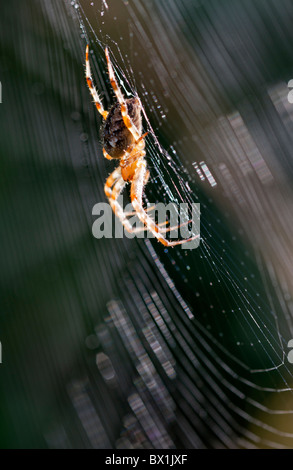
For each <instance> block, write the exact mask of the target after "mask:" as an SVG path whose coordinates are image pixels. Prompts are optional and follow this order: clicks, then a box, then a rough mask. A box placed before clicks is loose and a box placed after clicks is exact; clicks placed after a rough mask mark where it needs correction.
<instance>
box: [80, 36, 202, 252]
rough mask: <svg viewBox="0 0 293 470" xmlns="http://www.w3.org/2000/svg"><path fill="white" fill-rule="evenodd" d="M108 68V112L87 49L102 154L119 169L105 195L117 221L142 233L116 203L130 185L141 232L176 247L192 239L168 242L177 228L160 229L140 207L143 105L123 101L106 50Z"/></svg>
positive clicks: (143, 178)
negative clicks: (100, 126)
mask: <svg viewBox="0 0 293 470" xmlns="http://www.w3.org/2000/svg"><path fill="white" fill-rule="evenodd" d="M105 55H106V60H107V65H108V74H109V79H110V82H111V86H112V88H113V90H114V93H115V95H116V98H117V103H116V104H114V105H113V106H112V107H111V109H110V110H109V111H105V110H104V107H103V104H102V102H101V100H100V98H99V95H98V92H97V90H96V88H95V86H94V84H93V79H92V74H91V69H90V62H89V46H88V45H87V47H86V59H85V63H86V81H87V85H88V87H89V90H90V93H91V95H92V97H93V100H94V103H95V105H96V108H97V110H98V112H99V113H100V114H101V115H102V116H103V118H104V120H105V123H104V127H103V135H102V137H103V154H104V157H105V158H107V159H108V160H113V159H118V160H119V166H118V167H117V168H116V169H115V170H114V171H113V173H111V175H110V176H109V177H108V179H107V180H106V184H105V187H104V190H105V194H106V196H107V198H108V200H109V203H110V205H111V207H112V210H113V211H114V213H115V215H116V216H117V217H118V218H119V219H120V221H121V223H122V225H123V226H124V227H125V229H126V230H127V231H128V232H130V233H135V232H138V231H139V230H141V229H140V228H138V227H136V228H134V227H132V225H131V224H130V222H129V220H128V219H127V217H128V216H129V215H132V213H131V214H130V213H126V212H124V211H123V208H122V206H121V205H120V204H119V202H118V197H119V195H120V194H121V193H122V191H123V189H124V188H125V186H126V184H127V183H128V182H129V183H130V184H131V189H130V197H131V203H132V207H133V209H134V213H135V214H136V215H137V217H138V218H139V220H140V221H141V222H142V223H143V230H146V229H147V230H149V231H150V232H151V233H152V234H153V235H154V236H155V237H156V238H157V240H158V241H159V242H161V243H162V244H163V245H164V246H172V247H173V246H175V245H181V244H183V243H186V242H189V241H191V240H193V239H194V238H197V237H198V235H197V236H195V237H191V238H188V239H183V240H175V241H170V240H167V239H166V238H165V236H164V234H165V233H166V232H168V231H171V230H174V229H176V228H178V227H169V228H162V227H161V225H162V224H156V223H155V222H154V220H153V219H152V218H151V217H150V216H149V214H148V213H147V210H145V209H144V207H143V201H142V196H143V190H144V187H145V185H146V184H147V182H148V179H149V176H150V172H149V170H148V169H147V165H146V160H145V155H146V152H145V150H144V149H145V140H144V139H145V137H146V135H147V134H148V132H146V133H144V134H142V118H141V110H142V105H141V102H140V99H139V98H138V97H134V98H129V99H124V97H123V94H122V92H121V90H120V88H119V85H118V82H117V80H116V77H115V74H114V70H113V66H112V63H111V60H110V57H109V52H108V48H107V47H106V49H105Z"/></svg>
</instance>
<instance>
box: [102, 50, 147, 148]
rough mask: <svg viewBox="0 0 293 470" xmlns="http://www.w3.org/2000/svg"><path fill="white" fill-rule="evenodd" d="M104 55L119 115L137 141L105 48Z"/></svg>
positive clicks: (137, 137) (135, 130) (135, 132)
mask: <svg viewBox="0 0 293 470" xmlns="http://www.w3.org/2000/svg"><path fill="white" fill-rule="evenodd" d="M105 54H106V59H107V64H108V73H109V78H110V82H111V85H112V88H113V90H114V93H115V95H116V97H117V100H118V102H119V104H120V106H121V114H122V118H123V121H124V124H125V126H126V127H127V129H128V130H129V132H131V134H132V135H133V137H134V140H135V141H137V140H138V139H139V138H140V135H139V132H138V131H137V129H136V127H135V125H134V124H133V122H132V121H131V119H130V117H129V115H128V111H127V105H126V103H125V99H124V96H123V94H122V91H121V90H120V88H119V85H118V82H117V80H116V77H115V74H114V69H113V66H112V63H111V61H110V57H109V52H108V48H107V47H106V49H105Z"/></svg>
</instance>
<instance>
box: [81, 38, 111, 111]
mask: <svg viewBox="0 0 293 470" xmlns="http://www.w3.org/2000/svg"><path fill="white" fill-rule="evenodd" d="M85 67H86V81H87V85H88V87H89V90H90V93H91V95H92V97H93V99H94V102H95V105H96V108H97V110H98V111H99V113H100V114H101V115H102V116H103V118H104V119H106V118H107V116H108V111H105V110H104V107H103V105H102V102H101V100H100V98H99V95H98V92H97V90H96V89H95V86H94V82H93V79H92V74H91V67H90V61H89V45H87V46H86V52H85Z"/></svg>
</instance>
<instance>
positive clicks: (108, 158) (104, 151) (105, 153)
mask: <svg viewBox="0 0 293 470" xmlns="http://www.w3.org/2000/svg"><path fill="white" fill-rule="evenodd" d="M103 155H104V157H105V158H107V160H115V158H113V157H111V156H110V155H109V154H108V153H107V152H106V150H105V149H104V148H103Z"/></svg>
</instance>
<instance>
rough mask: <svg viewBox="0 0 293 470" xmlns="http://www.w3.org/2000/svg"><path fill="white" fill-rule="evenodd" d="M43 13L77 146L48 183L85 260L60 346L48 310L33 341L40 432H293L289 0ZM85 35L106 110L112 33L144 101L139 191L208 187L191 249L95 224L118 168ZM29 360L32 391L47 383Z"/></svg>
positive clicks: (102, 443)
mask: <svg viewBox="0 0 293 470" xmlns="http://www.w3.org/2000/svg"><path fill="white" fill-rule="evenodd" d="M42 15H43V17H44V21H45V22H46V24H49V25H51V28H52V29H53V31H54V34H55V36H56V38H55V39H54V41H53V44H51V45H50V48H48V46H47V45H45V46H44V47H45V50H50V53H51V54H53V52H52V51H53V50H54V46H55V49H56V50H57V47H58V48H59V42H61V43H62V44H63V49H62V51H64V54H62V57H60V58H59V59H58V55H56V57H57V58H55V56H53V57H51V61H52V63H54V59H56V61H57V63H58V66H59V68H58V69H57V70H58V72H57V75H58V76H59V81H58V83H56V82H55V85H54V87H55V88H54V96H55V95H56V96H57V97H58V100H57V101H56V106H57V109H58V110H59V115H60V116H62V119H63V121H61V120H60V125H62V129H63V131H64V132H63V137H62V140H61V141H62V142H63V143H62V146H64V154H65V155H66V157H64V154H63V153H62V150H60V146H58V147H57V146H55V147H54V153H53V154H54V155H57V156H55V157H52V156H51V154H50V153H48V155H47V156H46V157H47V162H48V163H47V164H48V165H49V167H50V166H51V165H54V164H55V165H60V162H62V164H63V165H65V167H66V169H67V172H68V174H69V175H71V176H68V175H67V178H66V182H69V188H70V193H72V192H73V195H72V197H69V196H68V199H67V198H66V197H65V196H63V192H62V191H61V189H60V188H59V187H58V189H56V193H54V195H53V196H50V197H54V200H55V198H56V203H57V202H58V206H57V207H59V209H58V214H59V219H58V220H61V230H62V233H63V231H64V234H63V237H64V239H65V240H66V243H68V242H71V245H70V248H68V250H69V251H68V253H69V258H70V259H72V257H73V256H75V257H76V262H75V263H74V264H73V265H70V266H72V267H71V270H72V272H71V271H70V272H71V274H70V276H71V277H69V278H68V279H71V281H70V282H71V283H70V285H69V284H68V285H67V284H66V283H65V281H64V280H62V282H61V281H60V286H62V293H61V291H60V292H59V291H57V290H56V304H54V308H55V310H54V311H55V315H54V316H53V320H52V321H54V322H55V323H54V324H55V329H57V328H58V337H60V338H62V346H61V344H60V343H59V342H58V341H57V340H53V338H51V337H50V336H48V337H47V336H46V335H45V333H44V331H46V325H47V322H49V319H47V317H45V318H44V319H43V320H42V322H43V324H39V323H37V325H38V326H37V327H36V334H35V341H36V342H38V345H39V348H40V350H41V351H43V350H45V349H46V350H48V351H51V352H50V353H48V355H49V356H48V363H49V362H50V361H49V359H50V358H51V359H52V358H54V362H53V361H52V363H51V362H50V366H48V372H47V375H46V372H45V371H42V374H43V375H44V376H43V377H42V379H43V381H44V383H45V384H47V387H48V389H49V391H50V393H47V395H46V397H47V398H46V401H47V402H48V403H50V406H51V409H53V410H54V412H52V413H51V417H50V419H48V418H47V420H46V419H44V418H43V417H40V416H39V415H38V414H37V413H36V412H35V411H31V414H32V415H33V416H34V419H35V421H36V422H38V425H37V426H36V428H34V429H33V431H32V433H33V434H34V433H35V434H34V435H37V436H38V435H39V434H42V435H43V438H44V442H42V444H40V445H44V446H47V447H51V448H53V447H73V448H74V447H85V448H88V447H94V448H156V449H160V448H161V449H162V448H181V449H182V448H221V447H224V448H254V447H256V448H291V447H292V441H293V429H292V425H291V422H292V410H293V394H292V385H293V383H292V368H293V364H291V363H290V362H289V360H288V354H289V351H290V348H288V342H289V341H290V340H291V339H292V338H293V325H292V306H293V304H292V279H293V276H292V266H293V264H292V253H293V251H292V239H291V237H290V236H289V234H290V233H292V230H291V229H292V216H291V214H292V188H291V186H290V176H291V173H292V162H291V160H292V157H291V156H290V148H291V145H292V137H291V136H292V127H293V105H292V104H290V103H289V101H288V91H289V90H288V87H287V83H288V81H289V79H290V78H292V73H293V72H292V67H293V63H292V58H291V51H290V44H292V40H293V38H292V28H290V25H289V18H290V15H291V16H292V5H291V4H290V3H289V2H286V1H285V2H283V3H282V7H280V5H279V4H277V2H276V1H270V2H267V1H266V2H258V3H257V5H256V4H255V2H252V1H249V2H245V4H243V2H242V3H241V2H240V1H239V2H238V1H234V2H226V3H222V2H221V3H220V2H217V3H216V2H213V1H207V2H204V4H203V3H202V2H200V1H198V2H190V1H188V0H183V1H181V2H177V1H175V0H174V1H173V0H168V1H167V2H160V1H159V0H148V1H143V0H135V1H132V2H128V1H124V2H123V1H121V0H111V1H107V2H106V1H102V0H96V1H88V0H82V1H80V2H78V1H75V0H74V1H71V2H70V1H65V2H64V3H59V4H57V2H54V1H52V2H47V3H46V5H43V6H42ZM277 25H282V28H281V29H282V34H281V32H280V31H281V30H279V29H278V27H277ZM60 38H61V40H60ZM87 43H89V44H90V49H91V54H90V61H91V67H92V72H93V76H94V79H95V84H96V87H97V90H98V91H99V94H100V96H101V98H102V100H103V103H104V106H105V109H109V107H110V106H111V105H112V103H113V102H114V96H113V92H112V90H111V87H110V84H109V79H108V76H107V69H106V60H105V55H104V48H105V46H106V45H107V47H108V48H109V51H110V55H111V60H112V63H113V67H114V70H115V73H116V76H117V78H118V83H119V85H120V87H121V89H122V91H123V93H124V96H126V97H130V96H134V95H136V94H137V95H138V96H139V97H140V99H141V101H142V104H143V111H144V112H143V116H144V132H146V131H148V132H149V134H148V136H147V138H146V151H147V156H146V159H147V164H148V168H149V169H150V172H151V178H150V181H149V183H148V185H147V187H146V189H145V200H146V201H151V202H164V203H166V204H167V203H169V202H176V203H180V202H187V203H188V204H189V205H191V203H193V202H196V203H200V207H201V243H200V246H199V247H198V248H197V249H195V250H185V249H184V248H181V247H176V248H174V249H172V248H171V249H170V248H169V249H168V248H164V247H163V246H161V245H160V244H159V243H158V242H157V241H156V240H149V239H145V240H143V239H142V240H141V239H140V240H137V239H130V240H128V239H127V238H123V239H122V240H120V239H110V240H107V239H100V240H96V239H94V238H93V237H92V235H91V233H90V231H91V225H92V223H93V218H92V215H91V210H92V207H93V206H94V204H96V203H97V202H105V196H104V194H103V185H104V181H105V179H106V177H107V175H108V174H109V173H110V172H111V171H112V170H113V169H114V166H113V163H112V162H108V161H107V160H105V159H104V158H103V156H102V148H101V143H100V140H99V135H100V125H101V117H100V115H98V113H96V111H95V109H94V105H93V104H92V103H91V98H90V95H89V92H88V90H87V89H86V84H85V78H84V58H85V57H84V55H85V46H86V44H87ZM65 46H66V47H65ZM58 50H59V49H58ZM49 56H50V54H49ZM34 66H35V67H36V64H35V65H34ZM69 72H70V73H69ZM50 73H51V72H48V71H46V70H45V71H44V72H43V74H44V75H43V79H44V77H45V78H46V77H47V79H48V77H50V79H51V81H53V80H52V76H51V75H50ZM48 80H49V79H48ZM44 115H45V111H44ZM69 121H70V122H71V124H70V125H69V124H68V122H69ZM58 122H59V121H58ZM7 125H8V124H7ZM36 132H37V131H36ZM46 133H47V134H46V135H48V136H51V134H50V128H49V129H48V128H46ZM39 134H40V135H45V130H44V129H41V130H40V131H39ZM52 135H53V134H52ZM65 136H66V139H65ZM59 140H60V139H59ZM49 148H50V147H49ZM52 148H53V147H52ZM65 150H66V152H65ZM56 152H57V153H56ZM97 154H98V155H97ZM44 155H46V154H44ZM52 158H53V160H54V158H55V163H54V162H53V160H52ZM52 162H53V163H52ZM71 172H72V173H73V174H72V173H71ZM59 195H62V197H61V198H60V197H59ZM76 213H77V214H78V215H77V216H76V217H75V218H74V222H71V223H70V224H69V217H70V216H69V214H71V215H72V214H76ZM64 217H65V219H64ZM64 220H65V221H68V224H69V225H68V227H69V228H70V230H69V229H65V225H66V224H65V222H64ZM114 220H115V219H114V218H113V223H114ZM56 226H58V224H57V222H56ZM52 240H53V238H52ZM56 243H57V247H58V246H59V247H61V246H62V244H61V241H58V240H57V241H56ZM76 247H78V254H76ZM73 253H75V254H73ZM52 256H53V258H54V256H56V255H52ZM16 259H17V258H16ZM54 259H55V258H54ZM68 263H69V261H68ZM66 272H67V271H66ZM68 276H69V273H68ZM62 279H63V278H62ZM68 282H69V281H68ZM66 289H67V290H68V292H67V291H66ZM67 295H68V298H67ZM71 296H72V298H71ZM51 305H53V304H51V303H48V302H47V300H46V301H45V300H44V301H43V302H41V301H40V309H41V307H42V308H43V309H45V311H46V309H48V310H50V309H49V307H50V308H51ZM37 311H38V310H37ZM58 312H62V315H63V318H65V319H64V320H63V323H60V320H59V317H57V313H58ZM64 315H65V316H64ZM48 318H49V316H48ZM34 321H35V319H31V322H32V323H34ZM64 322H65V323H66V325H67V324H70V330H69V332H67V333H66V334H65V333H64V332H65V330H66V326H64ZM25 331H26V330H25ZM27 334H33V333H32V332H31V329H29V333H27ZM64 336H65V339H64ZM0 339H1V338H0ZM23 341H24V340H23ZM60 342H61V340H60ZM63 348H64V349H65V351H66V354H65V359H63V357H64V356H63ZM30 352H31V351H30ZM61 353H62V360H61V359H60V354H61ZM28 354H29V353H28ZM31 356H32V353H31V354H29V358H31ZM56 357H59V359H58V361H56ZM35 361H36V362H35ZM56 362H57V364H56ZM32 363H33V365H34V367H35V369H36V370H39V369H40V363H38V362H37V359H34V360H33V359H32V358H31V363H30V366H32ZM22 366H23V364H21V363H19V364H18V367H19V368H20V369H21V367H22ZM15 368H16V370H17V367H16V366H15ZM60 369H62V371H65V373H64V374H61V373H60ZM22 375H23V379H22V380H23V382H24V384H25V385H24V387H25V390H26V391H27V393H28V396H29V397H31V396H34V397H35V400H36V402H37V400H38V398H37V397H38V395H39V393H38V392H37V390H39V389H38V387H39V385H38V384H36V382H35V381H34V379H32V378H31V377H30V376H29V373H28V371H27V369H25V371H24V372H23V374H22ZM9 380H11V379H9V378H7V383H8V385H7V387H8V388H7V389H9V386H10V389H9V390H10V391H11V389H13V383H11V382H9ZM5 400H6V403H7V407H8V410H9V413H10V415H9V416H10V417H11V416H12V421H13V422H14V423H16V424H17V423H18V419H19V418H18V416H17V414H16V413H17V412H16V411H13V410H12V409H13V406H12V404H10V405H9V399H8V398H7V397H6V398H5ZM39 407H40V405H38V408H39ZM18 440H19V442H21V443H22V442H23V437H22V436H21V435H18ZM28 445H29V444H28Z"/></svg>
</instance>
